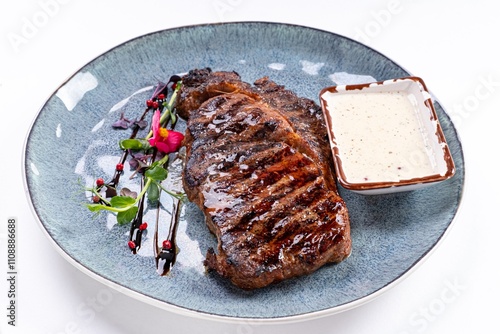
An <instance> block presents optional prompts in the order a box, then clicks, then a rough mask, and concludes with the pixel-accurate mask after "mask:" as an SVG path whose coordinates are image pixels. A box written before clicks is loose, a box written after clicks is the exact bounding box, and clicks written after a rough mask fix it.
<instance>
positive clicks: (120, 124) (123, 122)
mask: <svg viewBox="0 0 500 334" xmlns="http://www.w3.org/2000/svg"><path fill="white" fill-rule="evenodd" d="M129 123H130V120H129V119H127V118H125V115H124V114H123V112H122V113H121V115H120V119H119V120H118V121H116V122H114V123H113V124H111V126H112V127H114V128H121V129H128V126H129Z"/></svg>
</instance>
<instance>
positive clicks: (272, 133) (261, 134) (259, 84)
mask: <svg viewBox="0 0 500 334" xmlns="http://www.w3.org/2000/svg"><path fill="white" fill-rule="evenodd" d="M182 81H183V87H182V89H181V91H180V95H179V100H178V103H177V110H178V111H179V113H180V115H182V116H183V117H185V118H187V119H188V125H187V131H186V137H185V139H184V144H185V146H186V163H185V166H184V171H183V182H184V189H185V191H186V193H187V195H188V198H189V200H191V201H193V202H194V203H196V204H197V205H198V206H199V207H200V208H201V210H202V211H203V212H204V213H205V217H206V223H207V225H208V227H209V229H210V231H212V233H214V234H215V235H216V237H217V239H218V247H217V250H213V249H210V250H209V251H208V253H207V256H206V261H205V265H206V266H207V267H208V268H209V269H211V270H215V271H216V272H218V273H219V274H220V275H221V276H223V277H227V278H228V279H230V280H231V282H232V283H233V284H235V285H236V286H239V287H241V288H243V289H255V288H261V287H264V286H267V285H269V284H271V283H275V282H279V281H282V280H284V279H287V278H291V277H295V276H300V275H305V274H308V273H311V272H313V271H315V270H317V269H318V268H319V267H321V266H323V265H324V264H326V263H329V262H340V261H342V260H343V259H345V258H346V257H347V256H349V254H350V252H351V238H350V227H349V217H348V213H347V208H346V205H345V203H344V201H343V200H342V198H340V196H339V194H338V192H337V188H336V185H335V182H334V177H333V172H332V169H331V167H330V166H331V164H330V162H331V159H332V158H331V154H330V149H329V146H328V141H327V134H326V129H325V126H324V123H323V120H322V116H321V110H320V108H319V107H318V106H317V105H316V104H315V103H314V102H313V101H311V100H308V99H304V98H299V97H297V96H296V95H295V94H294V93H293V92H291V91H288V90H286V89H285V88H284V87H283V86H280V85H277V84H276V83H274V82H272V81H271V80H269V79H268V78H262V79H259V80H257V81H256V82H255V84H254V86H252V85H250V84H248V83H245V82H242V81H241V79H240V76H239V75H238V74H237V73H235V72H212V71H211V70H210V69H201V70H192V71H190V72H189V73H188V74H187V75H185V76H184V78H183V79H182Z"/></svg>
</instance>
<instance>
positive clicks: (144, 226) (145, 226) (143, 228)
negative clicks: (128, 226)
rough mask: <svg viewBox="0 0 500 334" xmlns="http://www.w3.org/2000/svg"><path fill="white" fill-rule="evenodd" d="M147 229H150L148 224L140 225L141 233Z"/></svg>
mask: <svg viewBox="0 0 500 334" xmlns="http://www.w3.org/2000/svg"><path fill="white" fill-rule="evenodd" d="M147 228H148V223H142V224H141V225H139V230H141V231H144V230H145V229H147Z"/></svg>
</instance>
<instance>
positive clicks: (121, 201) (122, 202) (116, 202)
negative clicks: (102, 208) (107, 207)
mask: <svg viewBox="0 0 500 334" xmlns="http://www.w3.org/2000/svg"><path fill="white" fill-rule="evenodd" d="M135 202H136V200H135V199H134V198H132V197H130V196H115V197H112V198H111V200H110V201H109V204H111V206H112V207H115V208H126V207H127V206H131V205H134V204H135Z"/></svg>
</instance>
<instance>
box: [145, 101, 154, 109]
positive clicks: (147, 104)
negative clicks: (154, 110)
mask: <svg viewBox="0 0 500 334" xmlns="http://www.w3.org/2000/svg"><path fill="white" fill-rule="evenodd" d="M153 103H154V102H153V100H147V101H146V106H148V107H150V108H151V107H153Z"/></svg>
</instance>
